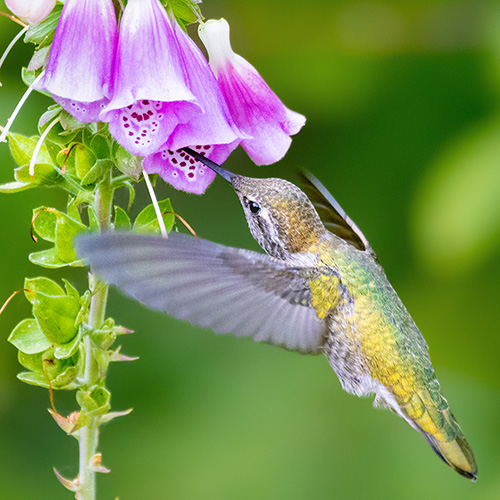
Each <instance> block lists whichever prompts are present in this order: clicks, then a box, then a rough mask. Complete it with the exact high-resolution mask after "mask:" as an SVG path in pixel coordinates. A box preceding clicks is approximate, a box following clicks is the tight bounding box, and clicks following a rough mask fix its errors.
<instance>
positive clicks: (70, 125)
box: [61, 109, 85, 132]
mask: <svg viewBox="0 0 500 500" xmlns="http://www.w3.org/2000/svg"><path fill="white" fill-rule="evenodd" d="M61 126H62V128H63V129H64V130H65V132H68V131H75V130H80V129H82V128H85V123H81V122H79V121H78V120H77V119H76V118H75V117H74V116H73V115H70V114H69V113H68V112H67V111H66V110H64V109H63V110H62V112H61Z"/></svg>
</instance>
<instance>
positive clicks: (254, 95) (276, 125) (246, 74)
mask: <svg viewBox="0 0 500 500" xmlns="http://www.w3.org/2000/svg"><path fill="white" fill-rule="evenodd" d="M199 34H200V38H201V39H202V41H203V43H204V44H205V47H206V48H207V51H208V54H209V57H210V66H211V67H212V69H213V71H214V73H215V75H216V77H217V80H218V82H219V85H220V88H221V90H222V93H223V94H224V97H225V99H226V102H227V104H228V106H229V110H230V111H231V114H232V116H233V119H234V121H235V123H236V125H237V126H238V128H239V129H240V130H241V131H242V132H244V133H245V134H247V135H248V136H250V137H251V138H247V139H243V140H242V142H241V145H242V146H243V148H244V149H245V151H246V152H247V153H248V155H249V156H250V158H251V159H252V160H253V161H254V162H255V163H257V164H258V165H268V164H270V163H274V162H276V161H278V160H280V159H281V158H283V156H284V155H285V153H286V152H287V151H288V148H289V147H290V144H291V142H292V140H291V138H290V136H291V135H294V134H296V133H297V132H298V131H299V130H300V129H301V128H302V126H303V125H304V123H305V121H306V119H305V117H304V116H303V115H300V114H299V113H296V112H294V111H291V110H290V109H288V108H287V107H285V105H284V104H283V103H282V102H281V101H280V99H279V98H278V97H277V96H276V94H275V93H274V92H273V91H272V90H271V89H270V88H269V86H268V85H267V84H266V82H265V81H264V80H263V78H262V77H261V76H260V75H259V73H258V72H257V70H256V69H255V68H254V67H253V66H252V65H251V64H250V63H248V62H247V61H246V60H245V59H243V58H242V57H240V56H239V55H237V54H235V53H234V52H233V50H232V49H231V44H230V41H229V24H228V23H227V21H226V20H225V19H220V20H219V21H214V20H211V21H207V22H206V23H204V24H201V25H200V28H199Z"/></svg>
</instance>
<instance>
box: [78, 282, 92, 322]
mask: <svg viewBox="0 0 500 500" xmlns="http://www.w3.org/2000/svg"><path fill="white" fill-rule="evenodd" d="M91 301H92V294H91V292H90V290H86V291H85V293H84V294H83V295H82V297H81V298H80V304H81V307H80V311H79V312H78V315H77V317H76V321H75V323H76V324H77V325H80V328H82V323H84V322H86V321H88V318H89V312H90V302H91Z"/></svg>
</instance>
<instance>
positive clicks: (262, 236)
mask: <svg viewBox="0 0 500 500" xmlns="http://www.w3.org/2000/svg"><path fill="white" fill-rule="evenodd" d="M230 182H231V184H232V185H233V187H234V189H235V191H236V194H237V195H238V198H239V199H240V202H241V205H242V206H243V211H244V212H245V217H246V219H247V222H248V227H249V228H250V232H251V233H252V236H253V237H254V238H255V239H256V240H257V242H258V243H259V245H260V246H261V247H262V248H263V249H264V250H265V251H266V252H267V253H268V254H269V255H272V256H273V257H276V258H279V259H286V258H288V257H290V255H291V254H296V253H307V252H308V251H309V250H310V249H311V247H312V246H313V245H315V244H316V243H317V242H318V240H319V238H320V236H321V235H322V234H323V233H324V232H325V228H324V226H323V224H322V222H321V221H320V219H319V216H318V214H317V212H316V209H315V208H314V206H313V205H312V203H311V202H310V201H309V198H308V197H307V196H306V195H305V194H304V193H303V192H302V191H301V190H300V189H299V188H298V187H297V186H295V185H294V184H292V183H291V182H288V181H285V180H284V179H254V178H251V177H243V176H240V175H235V176H234V177H233V178H232V179H231V181H230Z"/></svg>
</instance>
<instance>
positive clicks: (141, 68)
mask: <svg viewBox="0 0 500 500" xmlns="http://www.w3.org/2000/svg"><path fill="white" fill-rule="evenodd" d="M113 89H114V93H113V98H112V100H111V102H110V103H109V104H108V106H107V107H106V108H105V109H104V110H103V112H102V113H101V120H103V121H106V122H109V130H110V132H111V133H112V134H113V136H114V137H115V139H116V140H117V141H118V142H119V143H120V144H121V145H122V146H123V147H124V148H125V149H127V150H128V151H129V152H130V153H132V154H134V155H138V156H147V155H149V154H152V153H154V152H155V151H157V150H158V149H159V148H160V147H161V146H162V145H163V144H164V143H165V142H166V141H167V139H168V138H169V136H170V134H171V133H172V131H173V130H174V128H175V127H176V126H177V125H178V124H179V123H186V122H188V121H189V120H191V118H193V116H195V115H196V114H201V113H202V109H201V107H200V106H199V105H198V104H197V103H196V99H195V97H194V95H193V94H192V92H191V91H190V90H189V88H188V87H187V85H186V80H185V77H184V71H183V62H182V55H181V54H180V53H179V49H178V44H177V38H176V36H175V29H174V26H173V24H172V21H171V20H170V18H169V17H168V15H167V13H166V12H165V9H164V8H163V6H162V5H161V3H160V2H159V1H158V0H129V1H128V2H127V6H126V7H125V11H124V12H123V17H122V20H121V24H120V34H119V39H118V48H117V52H116V60H115V68H114V75H113Z"/></svg>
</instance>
